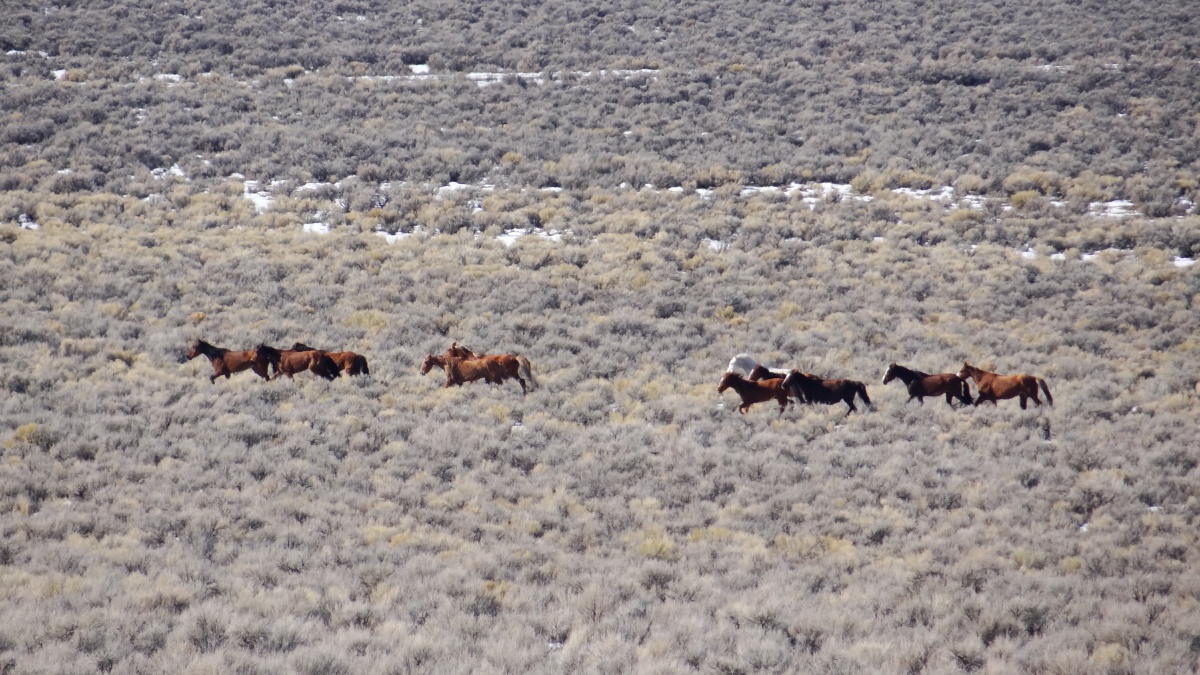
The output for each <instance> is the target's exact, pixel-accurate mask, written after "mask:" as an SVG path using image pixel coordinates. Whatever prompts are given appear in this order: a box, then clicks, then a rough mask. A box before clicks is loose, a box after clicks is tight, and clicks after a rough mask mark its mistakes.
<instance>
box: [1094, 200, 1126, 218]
mask: <svg viewBox="0 0 1200 675" xmlns="http://www.w3.org/2000/svg"><path fill="white" fill-rule="evenodd" d="M1088 210H1089V211H1091V212H1092V214H1093V215H1097V216H1105V217H1108V218H1127V217H1129V216H1136V215H1137V211H1135V210H1133V202H1131V201H1129V200H1128V199H1114V200H1113V201H1111V202H1093V203H1091V204H1089V205H1088Z"/></svg>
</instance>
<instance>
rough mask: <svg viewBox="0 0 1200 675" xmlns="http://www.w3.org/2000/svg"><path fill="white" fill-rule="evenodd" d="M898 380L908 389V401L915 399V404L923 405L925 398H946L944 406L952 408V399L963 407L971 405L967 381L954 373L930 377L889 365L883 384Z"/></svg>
mask: <svg viewBox="0 0 1200 675" xmlns="http://www.w3.org/2000/svg"><path fill="white" fill-rule="evenodd" d="M892 380H900V381H901V382H903V383H904V384H905V386H907V387H908V400H909V401H911V400H913V399H914V398H915V399H917V403H920V404H921V405H925V397H926V396H941V395H943V394H944V395H945V396H946V404H947V405H949V406H950V407H951V408H953V407H954V399H956V398H957V399H958V400H959V401H961V402H962V404H963V405H969V404H970V403H971V388H970V387H968V386H967V381H966V380H964V379H963V378H961V377H959V376H958V375H955V374H954V373H938V374H936V375H930V374H929V373H922V372H921V371H919V370H912V369H911V368H905V367H904V366H901V365H898V364H895V363H893V364H891V365H890V366H888V367H887V371H886V372H884V374H883V383H884V384H887V383H888V382H891V381H892Z"/></svg>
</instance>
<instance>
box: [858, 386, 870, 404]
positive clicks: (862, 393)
mask: <svg viewBox="0 0 1200 675" xmlns="http://www.w3.org/2000/svg"><path fill="white" fill-rule="evenodd" d="M854 384H855V385H856V386H855V389H857V390H858V395H859V396H860V397H861V398H862V400H863V403H866V404H867V405H871V398H870V397H869V396H867V385H865V384H863V383H862V382H855V383H854Z"/></svg>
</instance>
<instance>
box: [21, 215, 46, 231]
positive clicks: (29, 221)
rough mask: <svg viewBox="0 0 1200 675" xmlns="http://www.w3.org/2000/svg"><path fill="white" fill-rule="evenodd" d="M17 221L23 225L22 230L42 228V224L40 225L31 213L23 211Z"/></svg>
mask: <svg viewBox="0 0 1200 675" xmlns="http://www.w3.org/2000/svg"><path fill="white" fill-rule="evenodd" d="M17 223H18V224H19V225H20V226H21V229H22V230H40V229H42V226H41V225H39V224H38V222H37V221H36V220H34V219H33V218H30V217H29V214H27V213H22V214H21V215H19V216H17Z"/></svg>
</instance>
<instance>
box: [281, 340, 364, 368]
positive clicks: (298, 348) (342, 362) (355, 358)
mask: <svg viewBox="0 0 1200 675" xmlns="http://www.w3.org/2000/svg"><path fill="white" fill-rule="evenodd" d="M291 351H294V352H310V351H312V352H323V353H324V354H325V355H326V356H328V357H329V358H330V359H332V360H333V362H334V363H336V364H337V367H338V369H339V370H341V371H342V372H343V373H345V374H347V375H370V374H371V369H370V368H368V367H367V357H365V356H363V355H362V354H355V353H354V352H327V351H325V350H323V349H314V348H312V347H309V346H308V345H306V344H304V343H303V342H297V343H295V344H293V345H292V349H291Z"/></svg>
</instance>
